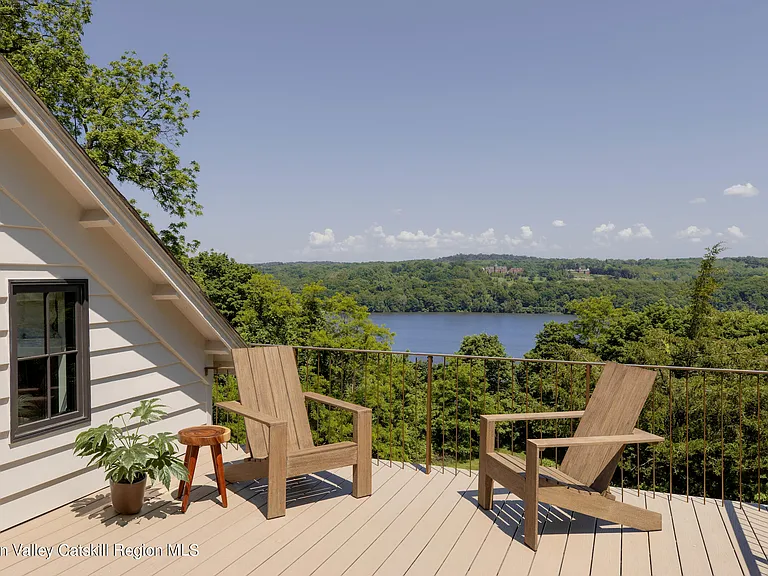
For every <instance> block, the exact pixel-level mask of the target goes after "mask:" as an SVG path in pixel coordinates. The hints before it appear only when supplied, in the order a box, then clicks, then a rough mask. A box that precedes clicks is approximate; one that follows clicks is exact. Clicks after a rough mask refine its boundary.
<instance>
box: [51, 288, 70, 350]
mask: <svg viewBox="0 0 768 576" xmlns="http://www.w3.org/2000/svg"><path fill="white" fill-rule="evenodd" d="M76 304H77V293H76V292H51V293H50V294H48V327H49V330H48V346H49V350H48V353H49V354H53V353H56V352H64V351H65V350H74V349H75V348H76V347H77V342H76V341H75V305H76Z"/></svg>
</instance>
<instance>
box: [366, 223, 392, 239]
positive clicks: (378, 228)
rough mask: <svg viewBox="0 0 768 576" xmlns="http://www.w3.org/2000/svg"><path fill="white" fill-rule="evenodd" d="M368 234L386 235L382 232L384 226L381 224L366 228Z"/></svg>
mask: <svg viewBox="0 0 768 576" xmlns="http://www.w3.org/2000/svg"><path fill="white" fill-rule="evenodd" d="M366 232H367V233H368V234H370V235H371V236H373V237H374V238H385V237H386V236H387V235H386V234H384V227H383V226H371V227H370V228H368V230H366Z"/></svg>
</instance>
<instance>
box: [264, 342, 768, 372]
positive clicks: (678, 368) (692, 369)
mask: <svg viewBox="0 0 768 576" xmlns="http://www.w3.org/2000/svg"><path fill="white" fill-rule="evenodd" d="M249 345H250V346H274V344H256V343H250V344H249ZM292 348H294V349H296V350H311V351H319V352H354V353H365V354H391V355H394V356H418V357H423V358H428V357H432V358H434V357H438V358H457V359H461V360H497V361H504V362H520V363H537V364H565V365H572V366H604V365H605V362H589V361H586V360H553V359H548V358H516V357H513V356H472V355H468V354H443V353H439V352H409V351H398V350H366V349H362V348H329V347H324V346H292ZM628 366H637V367H639V368H649V369H652V370H674V371H681V372H714V373H718V372H719V373H726V374H750V375H768V370H748V369H741V368H705V367H697V366H666V365H659V364H628Z"/></svg>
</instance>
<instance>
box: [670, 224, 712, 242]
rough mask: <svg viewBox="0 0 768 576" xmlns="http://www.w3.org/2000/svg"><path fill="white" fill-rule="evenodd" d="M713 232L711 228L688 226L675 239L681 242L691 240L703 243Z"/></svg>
mask: <svg viewBox="0 0 768 576" xmlns="http://www.w3.org/2000/svg"><path fill="white" fill-rule="evenodd" d="M711 233H712V231H711V230H710V229H709V228H699V227H698V226H688V228H684V229H683V230H679V231H678V232H677V233H676V234H675V237H676V238H679V239H681V240H690V241H691V242H701V239H702V238H703V237H704V236H709V235H710V234H711Z"/></svg>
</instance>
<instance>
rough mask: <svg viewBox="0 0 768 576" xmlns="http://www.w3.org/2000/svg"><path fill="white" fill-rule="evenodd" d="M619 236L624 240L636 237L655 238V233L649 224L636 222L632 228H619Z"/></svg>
mask: <svg viewBox="0 0 768 576" xmlns="http://www.w3.org/2000/svg"><path fill="white" fill-rule="evenodd" d="M618 236H619V238H621V239H622V240H629V239H634V238H636V239H648V240H650V239H652V238H653V234H652V233H651V230H650V228H648V226H646V225H645V224H642V223H641V224H635V225H634V226H632V227H630V228H624V229H623V230H619V232H618Z"/></svg>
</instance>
